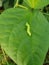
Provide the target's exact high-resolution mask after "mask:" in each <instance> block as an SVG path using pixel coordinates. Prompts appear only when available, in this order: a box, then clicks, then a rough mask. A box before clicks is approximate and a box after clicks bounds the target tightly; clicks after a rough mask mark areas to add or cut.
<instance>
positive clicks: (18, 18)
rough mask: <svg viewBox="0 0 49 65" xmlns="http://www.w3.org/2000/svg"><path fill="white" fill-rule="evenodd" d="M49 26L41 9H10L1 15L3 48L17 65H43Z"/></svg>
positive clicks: (48, 40)
mask: <svg viewBox="0 0 49 65" xmlns="http://www.w3.org/2000/svg"><path fill="white" fill-rule="evenodd" d="M26 24H27V25H26ZM48 27H49V26H48V21H47V20H46V19H45V17H44V16H43V14H42V13H41V12H39V11H36V10H34V11H33V12H30V11H29V10H26V9H20V8H13V9H9V10H7V11H5V12H4V13H3V14H2V15H1V16H0V43H1V46H2V49H4V51H5V52H6V54H8V56H9V57H10V58H11V59H12V60H13V61H14V62H15V63H16V64H17V65H42V64H43V62H44V59H45V56H46V53H47V51H48V47H49V43H48V42H49V29H48ZM29 32H30V33H31V35H29Z"/></svg>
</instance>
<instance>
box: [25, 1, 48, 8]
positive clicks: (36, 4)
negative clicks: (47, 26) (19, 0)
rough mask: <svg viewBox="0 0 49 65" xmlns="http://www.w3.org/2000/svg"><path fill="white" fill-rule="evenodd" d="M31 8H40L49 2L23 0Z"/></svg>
mask: <svg viewBox="0 0 49 65" xmlns="http://www.w3.org/2000/svg"><path fill="white" fill-rule="evenodd" d="M24 2H25V3H26V4H27V5H28V6H29V7H31V8H34V9H40V8H43V7H44V6H46V5H48V4H49V0H24Z"/></svg>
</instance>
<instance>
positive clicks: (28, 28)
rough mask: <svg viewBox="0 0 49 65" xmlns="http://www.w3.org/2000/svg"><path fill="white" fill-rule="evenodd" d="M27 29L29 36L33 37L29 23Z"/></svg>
mask: <svg viewBox="0 0 49 65" xmlns="http://www.w3.org/2000/svg"><path fill="white" fill-rule="evenodd" d="M26 27H27V34H28V35H29V36H31V28H30V25H29V23H28V22H27V23H26Z"/></svg>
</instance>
